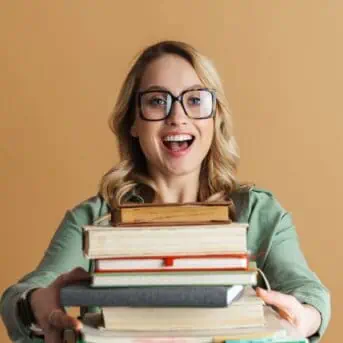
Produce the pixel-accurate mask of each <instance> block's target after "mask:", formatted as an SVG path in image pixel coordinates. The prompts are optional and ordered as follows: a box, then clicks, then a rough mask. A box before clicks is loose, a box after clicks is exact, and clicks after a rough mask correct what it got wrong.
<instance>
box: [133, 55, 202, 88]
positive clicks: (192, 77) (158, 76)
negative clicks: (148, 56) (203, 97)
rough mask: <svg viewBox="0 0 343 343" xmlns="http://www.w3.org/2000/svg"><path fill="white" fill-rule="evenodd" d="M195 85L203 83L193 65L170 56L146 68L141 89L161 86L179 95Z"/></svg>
mask: <svg viewBox="0 0 343 343" xmlns="http://www.w3.org/2000/svg"><path fill="white" fill-rule="evenodd" d="M193 85H202V82H201V81H200V79H199V77H198V75H197V73H196V72H195V70H194V68H193V67H192V65H191V64H190V63H189V62H188V61H186V60H185V59H184V58H182V57H179V56H177V55H171V54H169V55H165V56H163V57H160V58H158V59H157V60H154V61H153V62H151V63H150V64H149V65H148V66H147V67H146V69H145V71H144V73H143V77H142V80H141V84H140V89H142V90H145V89H147V88H149V87H152V86H159V87H164V88H167V89H168V90H170V91H172V92H173V93H175V94H178V93H180V92H181V91H183V90H184V89H186V88H189V87H191V86H193Z"/></svg>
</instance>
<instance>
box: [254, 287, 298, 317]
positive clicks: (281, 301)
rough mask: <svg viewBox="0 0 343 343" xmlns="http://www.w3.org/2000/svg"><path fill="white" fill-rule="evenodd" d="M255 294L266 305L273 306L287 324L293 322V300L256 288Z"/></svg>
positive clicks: (294, 311)
mask: <svg viewBox="0 0 343 343" xmlns="http://www.w3.org/2000/svg"><path fill="white" fill-rule="evenodd" d="M256 294H257V295H258V296H259V297H260V298H261V299H262V300H263V301H264V302H265V303H266V304H268V305H272V306H275V307H276V308H277V310H278V312H279V314H280V315H281V317H283V318H285V319H286V320H288V321H289V322H293V321H294V318H293V317H294V315H293V313H296V308H295V307H296V306H295V305H296V304H295V298H294V297H293V296H291V295H288V294H283V293H280V292H277V291H272V290H270V291H266V290H265V289H262V288H260V287H258V288H257V289H256Z"/></svg>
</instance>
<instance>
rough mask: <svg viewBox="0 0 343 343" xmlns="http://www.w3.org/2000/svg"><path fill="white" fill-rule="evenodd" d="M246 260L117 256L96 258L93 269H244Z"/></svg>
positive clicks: (243, 257)
mask: <svg viewBox="0 0 343 343" xmlns="http://www.w3.org/2000/svg"><path fill="white" fill-rule="evenodd" d="M248 260H249V258H248V254H222V255H218V254H213V255H185V256H149V257H147V256H145V257H117V258H107V259H96V260H95V261H94V271H95V272H117V271H122V272H125V271H141V270H143V271H163V270H176V271H181V270H208V271H211V270H244V269H247V268H248Z"/></svg>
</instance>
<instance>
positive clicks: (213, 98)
mask: <svg viewBox="0 0 343 343" xmlns="http://www.w3.org/2000/svg"><path fill="white" fill-rule="evenodd" d="M194 91H207V92H209V93H210V94H211V97H212V109H211V112H210V114H209V115H208V116H206V117H200V118H193V117H191V116H190V115H189V114H188V113H187V111H186V108H185V106H184V104H183V96H184V95H185V94H186V93H189V92H194ZM157 92H158V93H166V94H169V95H170V96H171V98H172V103H171V105H170V109H169V112H168V113H167V115H166V116H165V117H163V118H161V119H149V118H146V117H144V114H143V109H142V97H143V95H144V94H149V93H157ZM137 95H138V107H139V116H140V117H141V119H143V120H146V121H161V120H165V119H167V118H168V117H169V116H170V114H171V112H172V109H173V106H174V103H175V102H176V101H178V102H179V103H180V104H181V106H182V108H183V111H184V112H185V114H186V116H187V117H188V118H190V119H194V120H200V119H208V118H211V117H213V116H214V114H215V108H216V91H215V90H214V89H209V88H194V89H186V90H184V91H182V92H181V93H180V94H179V95H178V96H175V95H174V94H173V93H171V92H170V91H168V90H164V89H156V90H148V91H140V92H137Z"/></svg>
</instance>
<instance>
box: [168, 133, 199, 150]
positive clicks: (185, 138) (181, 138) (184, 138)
mask: <svg viewBox="0 0 343 343" xmlns="http://www.w3.org/2000/svg"><path fill="white" fill-rule="evenodd" d="M194 140H195V137H194V136H192V135H188V134H187V135H172V136H165V137H163V139H162V141H163V144H164V146H165V147H166V148H167V149H168V150H171V151H174V152H175V151H183V150H186V149H188V148H189V147H190V146H191V145H192V144H193V142H194Z"/></svg>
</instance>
